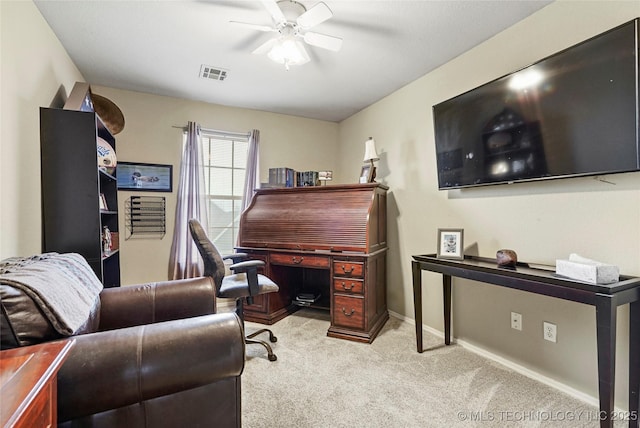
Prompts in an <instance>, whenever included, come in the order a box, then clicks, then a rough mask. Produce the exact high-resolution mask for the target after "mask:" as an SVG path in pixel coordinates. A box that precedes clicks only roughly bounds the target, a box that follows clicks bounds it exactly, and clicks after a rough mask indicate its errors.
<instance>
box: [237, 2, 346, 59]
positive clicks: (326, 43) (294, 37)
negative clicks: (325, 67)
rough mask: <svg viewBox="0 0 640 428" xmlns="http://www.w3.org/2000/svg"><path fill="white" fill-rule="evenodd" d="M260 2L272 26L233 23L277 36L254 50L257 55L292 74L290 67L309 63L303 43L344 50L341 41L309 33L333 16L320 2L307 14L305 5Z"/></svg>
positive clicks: (332, 37)
mask: <svg viewBox="0 0 640 428" xmlns="http://www.w3.org/2000/svg"><path fill="white" fill-rule="evenodd" d="M261 1H262V4H263V5H264V7H265V9H266V10H267V12H269V14H270V15H271V18H272V19H273V25H272V26H268V25H260V24H251V23H247V22H238V21H230V22H231V23H233V24H239V25H242V26H244V27H248V28H251V29H253V30H258V31H265V32H274V33H278V35H277V36H276V37H274V38H272V39H270V40H268V41H267V42H266V43H264V44H262V45H261V46H259V47H258V48H257V49H256V50H254V51H253V53H254V54H259V55H262V54H267V56H268V57H269V58H270V59H271V60H272V61H275V62H277V63H280V64H284V66H285V68H286V69H287V70H289V66H290V65H301V64H305V63H307V62H309V60H310V58H309V54H308V53H307V50H306V49H305V47H304V45H303V43H301V40H302V41H304V42H305V43H306V44H308V45H311V46H316V47H319V48H323V49H328V50H330V51H334V52H338V51H339V50H340V48H341V47H342V39H341V38H340V37H335V36H329V35H326V34H321V33H316V32H313V31H308V30H309V29H311V28H313V27H315V26H316V25H318V24H320V23H322V22H324V21H326V20H327V19H329V18H331V17H332V16H333V12H331V9H329V6H327V5H326V4H325V3H323V2H319V3H317V4H315V5H314V6H313V7H311V8H310V9H308V10H307V8H306V7H305V6H304V5H303V4H301V3H298V2H297V1H293V0H280V1H277V2H276V0H261Z"/></svg>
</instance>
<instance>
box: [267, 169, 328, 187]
mask: <svg viewBox="0 0 640 428" xmlns="http://www.w3.org/2000/svg"><path fill="white" fill-rule="evenodd" d="M319 185H320V175H319V173H318V171H294V170H293V169H291V168H286V167H281V168H269V182H268V183H262V184H261V185H260V187H261V188H263V189H266V188H273V187H306V186H319Z"/></svg>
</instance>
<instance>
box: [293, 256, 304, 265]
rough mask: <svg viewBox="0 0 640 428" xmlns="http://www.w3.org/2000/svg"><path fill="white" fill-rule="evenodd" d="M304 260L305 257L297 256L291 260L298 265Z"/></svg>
mask: <svg viewBox="0 0 640 428" xmlns="http://www.w3.org/2000/svg"><path fill="white" fill-rule="evenodd" d="M303 260H304V257H295V256H293V257H292V258H291V261H292V262H293V263H294V264H296V265H299V264H300V263H302V261H303Z"/></svg>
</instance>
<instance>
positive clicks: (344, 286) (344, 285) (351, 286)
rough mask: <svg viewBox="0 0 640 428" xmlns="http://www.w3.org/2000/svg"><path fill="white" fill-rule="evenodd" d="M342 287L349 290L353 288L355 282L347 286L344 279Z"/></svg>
mask: <svg viewBox="0 0 640 428" xmlns="http://www.w3.org/2000/svg"><path fill="white" fill-rule="evenodd" d="M342 288H343V289H345V290H347V291H350V290H353V282H352V283H351V285H350V286H348V287H347V284H345V282H344V281H342Z"/></svg>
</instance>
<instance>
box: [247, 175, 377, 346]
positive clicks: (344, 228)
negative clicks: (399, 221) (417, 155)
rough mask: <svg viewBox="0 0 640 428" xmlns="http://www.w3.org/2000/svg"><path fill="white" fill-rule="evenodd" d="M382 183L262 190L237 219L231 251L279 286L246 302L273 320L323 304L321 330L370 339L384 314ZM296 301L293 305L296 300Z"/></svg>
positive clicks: (250, 313)
mask: <svg viewBox="0 0 640 428" xmlns="http://www.w3.org/2000/svg"><path fill="white" fill-rule="evenodd" d="M387 189H388V188H387V187H386V186H383V185H381V184H377V183H371V184H354V185H332V186H316V187H294V188H278V189H261V190H258V191H256V193H255V195H254V197H253V199H252V201H251V204H250V205H249V207H248V208H247V209H246V210H245V211H244V212H243V213H242V216H241V217H240V229H239V234H238V235H239V237H238V245H239V246H238V247H237V250H238V251H240V252H243V253H247V254H249V255H250V256H251V258H253V259H259V260H263V261H264V262H265V267H264V273H265V274H266V275H267V276H269V277H270V278H271V279H272V280H273V281H275V282H276V283H277V284H278V286H279V287H280V291H279V292H278V293H271V294H265V295H261V296H258V297H256V298H255V300H254V303H253V304H252V305H247V306H245V319H246V320H247V321H253V322H259V323H264V324H273V323H275V322H276V321H278V320H280V319H282V318H284V317H285V316H287V315H289V314H291V313H292V312H294V311H296V310H297V309H298V308H299V307H300V306H298V305H299V304H300V302H298V301H297V300H296V297H297V296H298V295H300V294H302V293H304V294H307V295H311V296H314V297H315V296H319V298H318V299H317V300H316V301H314V302H312V303H307V302H304V305H305V306H310V307H314V308H321V309H328V310H329V311H330V314H331V325H330V327H329V330H328V331H327V335H328V336H331V337H338V338H342V339H348V340H354V341H359V342H367V343H371V342H372V341H373V340H374V338H375V337H376V335H377V334H378V332H379V331H380V329H381V328H382V326H383V325H384V323H385V322H386V320H387V319H388V318H389V313H388V311H387V300H386V252H387V230H386V217H387V214H386V213H387V209H386V205H387ZM296 303H297V304H296Z"/></svg>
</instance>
